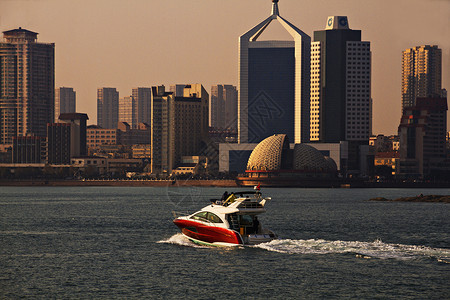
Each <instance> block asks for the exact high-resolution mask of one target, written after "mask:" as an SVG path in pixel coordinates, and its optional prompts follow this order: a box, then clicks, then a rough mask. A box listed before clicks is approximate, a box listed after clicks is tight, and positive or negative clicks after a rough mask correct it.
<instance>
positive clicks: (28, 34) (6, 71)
mask: <svg viewBox="0 0 450 300" xmlns="http://www.w3.org/2000/svg"><path fill="white" fill-rule="evenodd" d="M37 35H38V33H36V32H32V31H29V30H26V29H22V28H21V27H19V28H18V29H13V30H8V31H4V32H3V42H0V144H9V145H11V144H12V143H13V138H14V137H15V136H27V135H34V136H40V137H45V136H46V134H47V123H51V122H53V121H54V106H55V103H54V101H55V44H53V43H38V42H37Z"/></svg>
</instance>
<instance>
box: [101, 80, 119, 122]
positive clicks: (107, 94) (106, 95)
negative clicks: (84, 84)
mask: <svg viewBox="0 0 450 300" xmlns="http://www.w3.org/2000/svg"><path fill="white" fill-rule="evenodd" d="M118 120H119V92H117V91H116V89H115V88H106V87H104V88H99V89H98V90H97V124H98V126H100V127H102V128H117V122H118Z"/></svg>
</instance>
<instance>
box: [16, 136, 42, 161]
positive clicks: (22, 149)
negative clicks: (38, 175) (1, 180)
mask: <svg viewBox="0 0 450 300" xmlns="http://www.w3.org/2000/svg"><path fill="white" fill-rule="evenodd" d="M45 145H46V143H45V138H44V137H39V136H15V137H13V146H12V163H14V164H35V163H43V162H45Z"/></svg>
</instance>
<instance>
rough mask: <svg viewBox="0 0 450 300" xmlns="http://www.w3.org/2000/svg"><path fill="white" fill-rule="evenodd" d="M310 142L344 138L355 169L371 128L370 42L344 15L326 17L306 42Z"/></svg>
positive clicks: (351, 168)
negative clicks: (308, 58)
mask: <svg viewBox="0 0 450 300" xmlns="http://www.w3.org/2000/svg"><path fill="white" fill-rule="evenodd" d="M310 120H311V128H310V138H311V141H312V142H318V143H338V142H340V141H348V142H349V151H350V153H351V154H350V160H349V162H348V164H349V166H348V167H349V169H350V170H359V169H360V163H361V162H360V161H359V160H358V157H359V152H360V149H359V147H360V146H362V145H368V142H369V137H370V135H371V134H372V98H371V51H370V42H367V41H361V30H352V29H350V28H349V24H348V20H347V17H345V16H331V17H328V20H327V25H326V28H325V30H320V31H315V32H314V42H312V43H311V116H310Z"/></svg>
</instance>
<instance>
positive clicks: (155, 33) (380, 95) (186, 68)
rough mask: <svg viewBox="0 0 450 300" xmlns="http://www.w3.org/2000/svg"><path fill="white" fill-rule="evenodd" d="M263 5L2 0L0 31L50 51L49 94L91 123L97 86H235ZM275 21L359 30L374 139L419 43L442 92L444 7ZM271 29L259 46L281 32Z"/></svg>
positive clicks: (321, 13)
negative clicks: (436, 53)
mask: <svg viewBox="0 0 450 300" xmlns="http://www.w3.org/2000/svg"><path fill="white" fill-rule="evenodd" d="M269 5H270V1H269V0H264V1H261V0H252V1H245V3H242V1H237V0H230V1H219V0H210V1H207V2H206V3H203V2H201V1H194V2H185V1H179V0H172V1H161V2H157V1H140V0H136V1H133V2H132V3H128V2H125V1H120V0H115V1H104V0H95V1H91V2H89V5H83V4H80V3H79V2H72V1H64V0H63V1H56V0H41V1H37V0H36V1H33V0H31V1H30V0H28V1H22V0H18V1H2V2H1V3H0V29H1V31H6V30H11V29H15V28H18V27H19V26H20V27H22V28H24V29H28V30H31V31H34V32H38V33H39V36H38V39H39V41H40V42H43V43H55V51H56V57H55V59H56V61H55V69H56V76H55V80H56V84H55V88H58V87H60V86H68V87H73V88H74V90H75V91H76V92H77V108H78V109H77V111H78V112H81V113H87V114H88V115H89V118H90V124H96V123H97V116H96V91H97V88H101V87H115V88H116V89H117V90H118V91H119V92H120V97H124V96H129V95H130V94H131V90H132V88H135V87H138V86H147V87H150V86H155V85H158V84H165V85H166V86H169V85H170V84H176V83H183V82H192V83H194V82H197V83H201V84H203V86H205V87H206V88H207V89H209V87H210V86H211V85H214V84H218V83H220V84H233V85H237V81H238V68H237V66H238V54H237V52H238V51H237V50H238V37H239V36H240V35H241V34H242V32H244V31H245V30H247V29H248V28H251V27H252V26H253V25H254V24H255V22H258V21H260V19H261V18H262V17H264V16H266V15H267V12H268V7H269ZM61 12H64V13H61ZM280 13H281V15H282V16H283V17H285V18H286V19H289V20H290V21H291V22H292V23H294V24H295V25H296V26H298V27H300V28H301V29H302V30H304V31H305V33H307V34H308V35H310V36H312V33H313V31H316V30H323V29H325V23H326V19H327V17H328V16H330V15H346V16H348V18H349V20H350V27H351V28H358V29H360V30H362V32H363V36H362V38H363V40H368V41H370V42H371V44H372V47H371V48H372V55H373V71H372V97H373V132H374V133H384V134H395V133H396V132H397V127H398V124H399V121H400V118H401V54H402V51H404V50H405V49H408V48H411V47H415V46H420V45H425V44H427V45H437V46H438V47H439V48H441V49H442V56H443V61H442V62H443V66H442V70H443V80H442V87H443V88H446V89H449V88H450V84H449V82H450V59H449V56H450V40H449V39H448V36H450V20H449V18H448V15H449V14H450V1H444V0H430V1H416V0H413V1H398V2H396V3H391V2H388V1H384V0H382V1H377V2H376V3H372V2H369V3H366V4H365V5H364V6H363V7H361V6H359V5H358V1H357V0H347V1H340V3H327V2H325V1H316V2H314V3H306V2H299V1H293V0H282V1H280ZM43 16H45V17H43ZM243 16H246V17H243ZM71 17H72V18H71ZM68 19H69V20H70V22H67V20H68ZM380 19H381V20H382V22H380V21H379V20H380ZM415 20H420V22H415ZM204 24H208V26H204ZM271 27H272V26H270V27H269V28H268V30H267V31H268V32H267V33H265V35H263V36H262V37H261V38H269V39H270V37H271V36H272V34H273V36H275V35H276V36H278V35H279V34H280V32H281V33H282V32H283V29H281V28H275V29H274V30H273V31H270V29H271ZM277 30H279V31H277ZM387 33H388V34H387ZM266 35H267V36H266ZM127 52H128V53H130V55H126V54H127ZM387 66H389V67H390V68H388V67H387Z"/></svg>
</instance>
